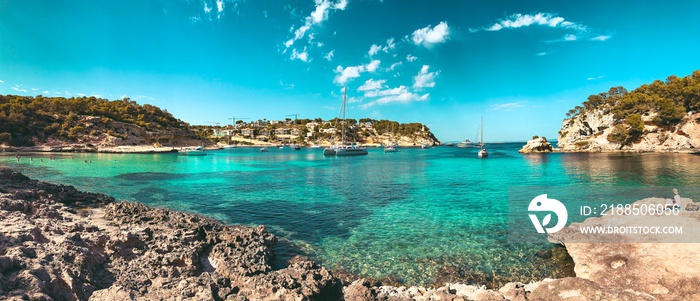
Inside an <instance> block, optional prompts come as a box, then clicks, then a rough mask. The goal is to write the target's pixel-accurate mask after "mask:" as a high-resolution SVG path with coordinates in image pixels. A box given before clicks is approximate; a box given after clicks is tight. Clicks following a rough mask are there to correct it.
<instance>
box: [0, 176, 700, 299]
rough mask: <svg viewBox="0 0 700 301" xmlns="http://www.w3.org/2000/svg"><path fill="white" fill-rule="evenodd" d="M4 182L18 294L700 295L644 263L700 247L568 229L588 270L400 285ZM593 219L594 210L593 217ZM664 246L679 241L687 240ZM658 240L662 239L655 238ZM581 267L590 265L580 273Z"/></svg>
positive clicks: (259, 236)
mask: <svg viewBox="0 0 700 301" xmlns="http://www.w3.org/2000/svg"><path fill="white" fill-rule="evenodd" d="M0 180H2V181H0V218H1V221H2V222H3V223H4V224H5V225H7V226H5V227H3V228H2V230H1V231H2V232H1V233H0V237H2V238H3V239H2V240H0V241H2V249H3V250H5V253H4V254H3V255H0V269H2V271H1V272H2V277H3V278H1V279H0V280H3V281H0V285H4V284H3V283H15V285H14V286H12V287H3V290H2V291H5V292H7V293H6V294H7V296H16V297H20V296H23V295H26V296H27V297H29V298H30V299H41V298H43V297H51V298H54V299H70V297H74V298H77V299H78V300H87V299H90V300H113V299H115V298H123V299H126V300H143V299H149V300H162V299H175V298H184V299H190V300H279V299H299V300H386V299H389V297H392V298H393V299H394V300H438V299H440V300H452V299H455V298H468V299H469V300H557V299H564V297H563V296H580V297H584V298H588V299H593V298H594V297H595V296H598V297H601V296H602V297H603V299H609V300H612V299H615V300H617V299H625V300H655V299H656V300H677V299H678V298H683V300H698V299H693V298H696V297H697V298H700V290H699V289H698V288H697V287H695V286H691V287H683V285H682V284H683V283H686V284H691V283H698V281H699V280H700V279H699V278H698V275H697V272H695V273H693V271H692V268H691V270H690V273H688V270H687V269H686V271H685V273H684V274H683V273H674V272H673V271H661V270H660V272H659V273H650V270H649V268H648V266H646V265H645V264H646V263H647V262H654V261H655V260H656V261H659V262H661V263H660V264H657V265H654V266H653V267H659V268H661V266H663V264H664V262H666V263H668V264H669V265H671V266H682V265H687V262H688V260H691V261H693V260H695V261H698V260H700V250H696V251H694V252H691V253H689V254H683V256H679V257H678V259H675V260H674V259H672V260H669V259H668V258H666V255H667V254H664V253H660V252H656V253H653V252H652V253H647V252H645V253H644V254H639V252H633V250H634V249H636V248H632V247H631V246H637V245H645V244H625V245H624V246H621V245H618V244H609V245H603V246H600V245H595V244H588V245H587V244H581V243H573V244H571V243H567V241H566V239H565V238H564V239H562V236H554V237H552V236H551V235H550V240H552V241H553V242H556V243H561V244H562V245H564V246H565V247H566V248H567V250H569V252H570V253H571V250H574V252H573V253H572V257H573V259H574V262H575V263H576V274H577V277H569V278H562V279H554V280H553V279H544V280H542V281H540V282H535V283H530V284H524V283H519V282H514V283H508V284H506V285H505V286H503V287H501V288H500V289H498V290H496V289H487V288H486V287H485V286H480V285H466V284H457V283H446V284H444V285H443V286H440V287H427V288H426V287H401V286H399V287H395V286H387V285H382V283H378V282H376V281H371V280H367V279H357V277H355V276H348V275H342V274H341V273H337V272H335V271H328V270H327V269H325V268H324V267H322V266H320V265H318V264H316V263H314V262H312V261H309V260H307V259H305V258H302V257H296V258H293V259H292V260H290V262H289V264H288V265H287V266H286V267H283V268H281V269H278V270H273V269H272V268H271V262H272V260H273V257H274V253H273V251H272V250H273V246H274V244H275V242H276V241H277V239H276V237H275V236H274V235H272V234H271V233H269V232H268V231H267V230H266V229H265V227H264V226H259V227H255V228H251V227H243V226H225V225H223V224H221V223H220V222H218V221H215V220H212V219H209V218H206V217H202V216H199V215H195V214H191V213H183V212H177V211H174V210H170V209H163V208H153V207H148V206H145V205H142V204H139V203H129V202H115V200H114V199H113V198H111V197H108V196H105V195H101V194H92V193H83V192H79V191H77V190H76V189H75V188H73V187H71V186H62V185H52V184H46V183H42V182H38V181H35V180H30V179H29V178H27V177H25V176H23V175H21V174H18V173H14V172H12V171H10V170H9V169H2V170H0ZM642 201H648V200H642ZM642 201H640V202H642ZM684 202H685V204H684V206H685V208H690V207H688V206H691V207H692V208H695V209H694V210H695V211H687V214H688V217H689V218H695V220H694V222H695V224H693V225H694V226H695V227H697V226H698V224H697V223H699V222H698V221H697V219H698V218H700V216H698V215H700V212H698V211H697V207H698V206H697V203H692V201H691V200H688V199H685V200H684ZM688 210H690V209H688ZM684 212H685V211H684ZM589 220H591V221H593V220H594V219H588V220H586V222H585V223H588V222H589ZM57 221H62V222H57ZM564 233H569V232H564ZM646 245H648V244H646ZM652 245H653V244H652ZM681 245H682V244H681ZM694 246H696V244H691V245H689V246H685V248H684V249H683V250H690V251H692V249H693V247H694ZM663 247H664V248H663V249H664V250H666V249H669V248H670V249H673V248H674V247H676V245H675V244H666V245H664V246H663ZM572 248H573V249H572ZM640 248H641V247H640ZM688 248H689V249H688ZM653 249H654V248H653V246H647V247H645V248H644V250H653ZM613 253H614V254H617V256H622V257H624V258H625V259H626V261H625V262H626V263H627V265H626V267H625V268H624V269H617V268H611V267H610V265H605V264H595V263H596V262H597V261H598V260H601V259H605V258H607V257H609V256H610V254H613ZM27 254H30V255H31V256H30V255H27ZM56 255H60V256H56ZM598 256H600V257H598ZM641 256H643V258H642V257H641ZM640 258H642V259H644V260H642V259H640ZM674 258H676V257H674ZM42 260H43V261H42ZM42 262H43V264H42ZM47 263H49V264H47ZM582 267H585V268H586V269H584V271H581V268H582ZM651 271H654V269H652V270H651ZM626 273H632V274H634V275H640V273H644V275H646V276H645V277H644V279H643V280H644V281H640V283H637V284H635V285H634V286H631V285H630V286H625V285H624V284H623V282H613V283H612V284H614V285H611V283H609V279H624V277H625V274H626ZM343 276H344V277H343ZM356 279H357V280H356ZM4 280H13V281H4ZM606 281H607V282H606ZM647 284H648V285H647ZM562 294H564V295H562ZM582 300H584V299H582Z"/></svg>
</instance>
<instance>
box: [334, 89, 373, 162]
mask: <svg viewBox="0 0 700 301" xmlns="http://www.w3.org/2000/svg"><path fill="white" fill-rule="evenodd" d="M347 95H348V87H345V91H344V92H343V105H342V110H341V111H342V112H343V122H342V123H343V126H342V128H341V132H342V144H341V145H333V146H331V147H328V148H326V149H324V150H323V155H324V156H358V155H366V154H367V149H366V148H364V147H359V146H357V145H355V144H354V143H350V144H348V143H347V142H346V141H345V127H346V126H347V118H346V117H345V107H346V104H347Z"/></svg>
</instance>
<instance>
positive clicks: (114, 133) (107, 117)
mask: <svg viewBox="0 0 700 301" xmlns="http://www.w3.org/2000/svg"><path fill="white" fill-rule="evenodd" d="M196 138H197V137H196V135H195V134H194V132H193V131H191V130H190V129H189V125H188V124H187V123H185V122H183V121H181V120H179V119H177V118H175V117H173V116H172V115H171V114H170V113H168V112H167V111H164V110H161V109H160V108H158V107H156V106H153V105H149V104H145V105H140V104H138V103H136V102H135V101H131V100H129V99H128V98H125V99H122V100H114V101H110V100H106V99H102V98H96V97H77V98H76V97H72V98H64V97H43V96H41V95H39V96H37V97H31V96H18V95H0V145H4V146H5V147H8V146H19V147H30V146H37V147H48V148H51V147H59V148H60V147H64V148H65V147H66V146H67V145H70V146H69V147H68V148H67V150H80V149H84V150H96V149H97V148H98V147H115V146H125V145H128V146H132V145H150V144H156V145H157V144H165V145H174V144H178V143H182V142H183V141H195V139H196Z"/></svg>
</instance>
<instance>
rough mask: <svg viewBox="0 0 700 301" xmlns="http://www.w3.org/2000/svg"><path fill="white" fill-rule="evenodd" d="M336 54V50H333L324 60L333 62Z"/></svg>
mask: <svg viewBox="0 0 700 301" xmlns="http://www.w3.org/2000/svg"><path fill="white" fill-rule="evenodd" d="M334 52H335V49H333V50H331V51H330V52H328V54H326V55H325V56H324V57H323V58H324V59H326V60H327V61H329V62H330V61H332V60H333V53H334Z"/></svg>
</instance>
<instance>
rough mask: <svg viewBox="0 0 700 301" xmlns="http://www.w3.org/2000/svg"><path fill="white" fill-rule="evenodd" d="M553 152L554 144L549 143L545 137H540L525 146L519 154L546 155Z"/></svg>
mask: <svg viewBox="0 0 700 301" xmlns="http://www.w3.org/2000/svg"><path fill="white" fill-rule="evenodd" d="M552 150H553V147H552V144H550V143H549V142H547V138H545V137H538V138H534V139H532V140H529V141H528V142H527V144H525V145H524V146H523V148H521V149H520V150H519V151H518V152H519V153H524V154H528V153H546V152H551V151H552Z"/></svg>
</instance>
